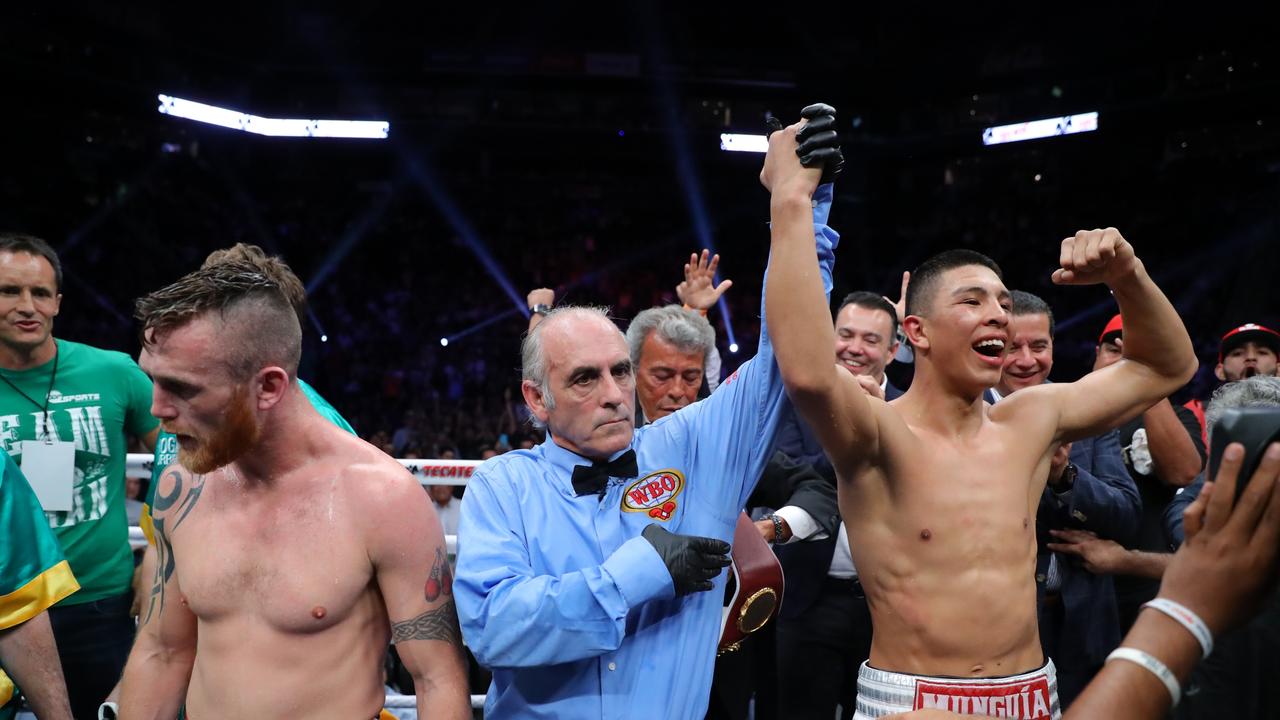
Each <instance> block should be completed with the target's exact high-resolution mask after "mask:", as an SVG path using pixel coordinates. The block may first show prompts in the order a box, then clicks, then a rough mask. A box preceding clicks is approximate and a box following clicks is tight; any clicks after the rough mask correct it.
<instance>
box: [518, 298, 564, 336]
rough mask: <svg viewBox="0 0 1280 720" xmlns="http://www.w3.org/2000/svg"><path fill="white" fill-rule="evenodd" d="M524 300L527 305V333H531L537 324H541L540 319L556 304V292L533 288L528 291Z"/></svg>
mask: <svg viewBox="0 0 1280 720" xmlns="http://www.w3.org/2000/svg"><path fill="white" fill-rule="evenodd" d="M525 300H527V301H528V303H529V328H528V332H533V329H534V328H536V327H538V323H540V322H542V317H543V316H544V315H546V313H547V311H549V310H550V309H551V307H552V306H553V305H555V304H556V291H555V290H552V289H551V288H535V289H533V290H530V291H529V295H528V297H526V298H525Z"/></svg>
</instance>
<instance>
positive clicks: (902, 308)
mask: <svg viewBox="0 0 1280 720" xmlns="http://www.w3.org/2000/svg"><path fill="white" fill-rule="evenodd" d="M910 284H911V271H910V270H903V271H902V291H901V292H900V293H898V300H897V302H895V301H893V300H890V299H889V296H888V295H881V297H883V298H884V299H885V302H887V303H889V304H890V305H892V306H893V309H894V311H896V312H897V314H898V324H899V325H901V324H902V320H903V318H905V317H906V316H907V286H908V285H910Z"/></svg>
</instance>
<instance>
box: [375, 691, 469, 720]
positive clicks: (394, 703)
mask: <svg viewBox="0 0 1280 720" xmlns="http://www.w3.org/2000/svg"><path fill="white" fill-rule="evenodd" d="M484 699H485V696H484V695H472V696H471V707H473V708H483V707H484ZM382 707H384V708H386V709H388V710H391V709H393V708H400V709H403V708H416V707H418V699H417V698H415V697H414V696H413V695H388V696H387V699H386V701H384V702H383V703H382ZM419 720H426V718H419Z"/></svg>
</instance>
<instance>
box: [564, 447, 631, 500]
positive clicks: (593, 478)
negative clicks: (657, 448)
mask: <svg viewBox="0 0 1280 720" xmlns="http://www.w3.org/2000/svg"><path fill="white" fill-rule="evenodd" d="M639 474H640V470H639V469H638V468H637V467H636V451H635V450H628V451H626V452H624V453H622V454H621V455H619V456H618V457H617V458H615V459H613V460H611V461H609V462H594V463H592V464H590V465H578V466H577V467H575V468H574V469H573V491H574V492H575V493H577V494H578V496H579V497H581V496H583V495H590V494H592V493H595V494H597V495H599V496H600V497H604V489H605V486H606V485H608V484H609V478H611V477H616V478H633V477H635V476H637V475H639Z"/></svg>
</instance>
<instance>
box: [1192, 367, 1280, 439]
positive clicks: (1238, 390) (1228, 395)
mask: <svg viewBox="0 0 1280 720" xmlns="http://www.w3.org/2000/svg"><path fill="white" fill-rule="evenodd" d="M1243 407H1280V377H1272V376H1270V375H1254V376H1253V377H1251V378H1245V379H1244V380H1239V381H1236V382H1229V383H1227V384H1226V385H1223V386H1222V387H1220V388H1218V389H1217V390H1214V391H1213V397H1211V398H1209V405H1208V406H1207V407H1205V410H1204V425H1205V427H1206V428H1208V429H1209V432H1210V433H1212V432H1213V426H1214V425H1216V424H1217V423H1218V421H1219V420H1221V419H1222V416H1223V415H1224V414H1226V412H1227V411H1228V410H1231V409H1234V408H1243Z"/></svg>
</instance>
